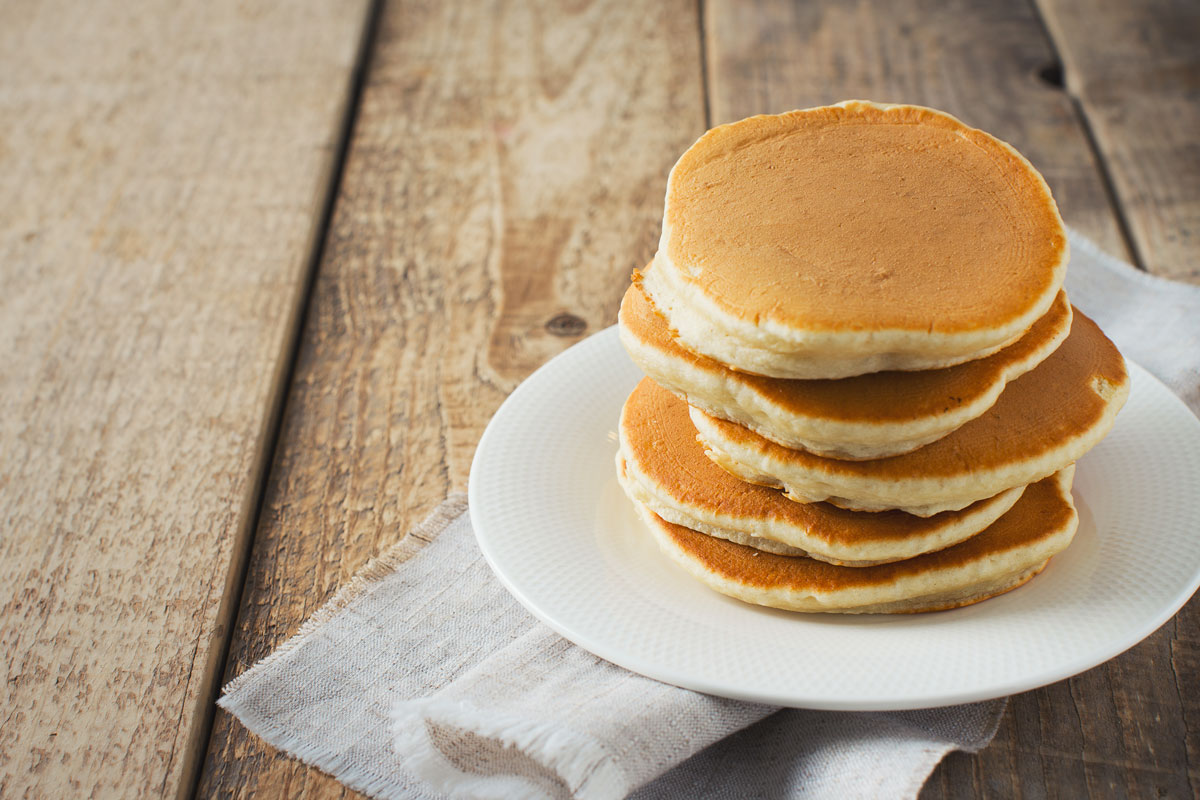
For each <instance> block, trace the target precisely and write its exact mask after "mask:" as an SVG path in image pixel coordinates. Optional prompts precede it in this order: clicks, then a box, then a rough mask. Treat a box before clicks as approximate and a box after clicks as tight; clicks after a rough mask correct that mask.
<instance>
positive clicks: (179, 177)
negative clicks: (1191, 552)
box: [0, 0, 1200, 798]
mask: <svg viewBox="0 0 1200 800" xmlns="http://www.w3.org/2000/svg"><path fill="white" fill-rule="evenodd" d="M1198 43H1200V5H1197V4H1196V3H1194V2H1183V1H1182V0H1143V1H1140V2H1132V3H1131V2H1123V1H1122V0H1034V1H1033V2H1020V1H1018V2H1007V1H1006V0H939V1H937V2H934V1H933V0H896V1H895V2H886V3H885V2H878V3H868V2H861V1H860V2H834V0H818V1H814V2H794V3H792V2H768V1H767V0H759V1H757V2H734V1H733V0H699V2H697V0H665V1H664V2H660V3H654V4H645V6H644V7H638V8H636V9H635V8H634V7H633V6H632V5H631V4H627V3H620V2H615V0H596V2H571V3H569V4H568V3H556V2H549V1H548V0H547V1H546V2H524V3H518V2H498V1H497V2H472V3H468V2H462V3H443V2H438V1H437V0H396V1H395V2H378V1H376V2H371V0H348V1H346V2H339V3H318V2H312V1H311V0H304V2H300V3H292V4H276V3H272V2H269V0H217V1H216V2H208V3H201V2H198V0H188V1H187V2H182V3H179V4H176V5H174V6H172V7H171V8H170V9H167V8H165V7H163V8H159V7H154V8H149V7H136V8H135V7H133V6H131V5H128V4H124V3H121V2H119V0H97V1H96V2H93V3H89V4H78V3H68V2H65V0H53V2H43V3H39V4H33V3H6V4H3V5H0V120H3V121H4V124H2V125H0V281H2V283H0V343H2V344H3V345H4V349H5V354H6V357H5V359H4V366H3V368H0V520H2V522H3V525H2V527H0V555H2V557H0V603H3V606H2V607H0V647H2V648H3V651H4V652H5V653H7V675H6V681H5V686H4V690H3V691H4V695H3V696H4V703H3V710H2V711H0V713H2V714H3V717H2V719H3V722H2V723H0V797H23V796H29V797H63V796H93V795H94V796H143V795H176V796H190V795H195V794H199V795H201V796H205V797H207V796H221V797H228V796H238V797H241V796H252V795H258V796H269V797H275V796H287V797H291V796H295V795H297V794H305V795H309V796H318V797H338V796H342V795H349V794H353V793H352V792H349V791H348V790H345V789H343V788H342V787H341V786H340V785H339V784H337V783H336V782H334V781H333V780H331V779H330V778H328V777H325V776H324V775H322V774H320V773H318V772H317V771H315V770H312V769H309V768H307V767H304V766H302V765H300V764H298V763H297V762H294V761H291V760H289V759H287V758H284V757H282V756H281V755H280V754H279V753H277V752H275V751H274V750H272V749H270V748H269V747H266V746H264V745H263V743H262V742H261V741H259V740H258V739H256V738H255V737H253V736H252V735H250V734H249V733H247V732H246V731H245V729H244V728H242V727H241V726H240V725H239V724H238V723H237V722H235V721H234V720H233V719H232V718H231V717H229V716H228V715H226V714H225V713H224V712H215V710H214V705H213V700H214V698H215V697H216V694H217V692H218V690H219V687H220V685H221V683H222V682H223V681H225V680H227V679H229V678H230V677H232V676H234V675H237V674H239V673H240V672H241V671H243V670H244V669H245V668H246V667H247V666H248V665H250V664H251V663H253V662H254V661H255V660H257V659H258V658H260V657H262V656H264V655H266V654H267V653H268V652H270V651H271V650H272V649H273V648H274V647H275V646H276V645H278V644H279V643H280V642H281V641H283V640H284V639H285V638H287V637H288V636H290V635H291V634H292V633H293V632H294V631H295V630H296V629H297V627H298V626H299V625H300V623H301V621H302V620H303V619H304V618H305V617H307V616H308V615H309V614H310V613H311V612H312V611H314V610H315V609H316V608H317V607H319V606H320V605H321V604H322V603H323V602H324V601H325V600H326V599H327V598H328V597H329V596H330V595H331V594H332V593H333V592H334V591H335V590H336V588H337V587H338V586H339V585H340V584H342V583H343V582H344V581H345V580H346V579H347V578H348V577H349V576H351V575H352V574H353V573H354V572H355V571H356V570H358V569H359V568H360V567H361V566H362V565H363V564H364V563H365V561H366V560H367V559H368V558H369V557H370V556H371V555H372V554H374V553H376V552H378V551H379V550H381V549H382V548H384V547H386V546H387V545H389V544H391V543H393V542H394V541H395V540H396V539H397V538H398V537H399V536H401V535H402V533H403V531H404V530H406V528H407V527H408V526H409V525H410V524H411V523H413V522H415V521H417V520H419V519H420V518H421V517H423V516H424V515H425V514H426V513H427V512H428V511H429V510H430V509H431V508H432V507H433V506H434V505H436V504H437V502H438V501H439V500H441V499H442V498H443V497H444V496H445V495H446V493H447V492H449V491H451V490H452V489H456V488H463V487H464V486H465V484H466V479H467V471H468V468H469V464H470V459H471V455H472V453H473V451H474V446H475V442H476V440H477V438H478V436H479V435H480V433H481V432H482V430H483V427H484V425H485V424H486V422H487V420H488V419H489V417H490V415H491V414H492V412H493V411H494V410H495V408H496V407H497V406H498V405H499V403H500V402H501V401H502V400H503V399H504V397H505V396H506V395H507V394H508V393H509V392H510V391H511V390H512V389H513V388H514V387H515V386H516V385H517V384H518V383H519V382H520V380H521V379H522V378H523V377H524V376H526V375H527V374H528V373H529V372H531V371H532V370H533V369H534V368H536V367H537V366H538V365H540V364H541V363H543V362H544V361H545V360H546V359H547V358H549V357H550V356H552V355H553V354H555V353H557V352H559V351H561V350H562V349H564V348H566V347H568V346H569V345H571V344H572V343H574V342H576V341H578V340H579V339H580V338H581V337H582V336H585V335H587V334H589V333H592V332H594V331H597V330H600V329H601V328H603V327H605V326H607V325H610V324H612V323H613V322H614V321H615V317H616V309H617V304H618V301H619V298H620V295H621V293H622V291H623V289H624V287H625V285H626V279H627V275H628V273H629V272H630V270H631V269H632V268H634V267H636V266H640V265H641V264H643V263H644V262H646V261H647V260H648V259H649V257H650V255H651V254H652V252H653V249H654V246H655V243H656V241H657V236H658V225H659V215H660V213H661V203H662V195H663V190H664V186H665V180H666V173H667V170H668V169H669V168H670V165H671V164H672V163H673V162H674V160H675V158H676V157H677V156H678V155H679V153H680V152H682V150H683V149H684V148H686V147H687V145H688V144H690V143H691V142H692V141H693V140H694V139H695V138H696V137H697V136H698V135H699V134H700V133H701V132H702V131H703V130H705V128H706V127H708V126H711V125H714V124H717V123H720V122H725V121H729V120H733V119H737V118H740V117H743V116H746V115H749V114H753V113H759V112H770V111H781V110H786V109H790V108H796V107H804V106H811V105H817V104H821V103H825V102H831V101H837V100H841V99H846V98H850V97H861V98H867V99H874V100H881V101H903V102H911V103H921V104H926V105H932V106H936V107H939V108H943V109H946V110H947V111H949V112H951V113H953V114H956V115H958V116H959V117H961V118H962V119H964V120H965V121H967V122H968V123H971V124H973V125H977V126H979V127H983V128H985V129H987V130H989V131H991V132H993V133H995V134H996V135H998V136H1000V137H1001V138H1004V139H1006V140H1008V141H1010V142H1012V143H1013V144H1014V145H1016V147H1017V148H1018V149H1020V150H1021V151H1022V152H1023V153H1025V154H1026V155H1027V156H1028V157H1029V158H1030V159H1031V160H1032V161H1033V162H1034V164H1036V165H1037V166H1038V167H1039V168H1040V169H1041V170H1042V171H1043V173H1044V174H1045V175H1046V178H1047V180H1048V181H1049V183H1050V185H1051V187H1052V188H1053V190H1054V193H1055V196H1056V197H1057V198H1058V200H1059V204H1060V206H1061V208H1062V211H1063V215H1064V217H1065V218H1066V220H1067V222H1068V224H1070V225H1072V226H1073V227H1075V228H1077V229H1079V230H1081V231H1083V232H1084V233H1086V234H1088V235H1089V236H1091V237H1092V238H1093V239H1095V240H1096V241H1097V242H1099V243H1100V244H1101V246H1102V247H1104V248H1105V249H1106V250H1108V251H1109V252H1111V253H1113V254H1115V255H1118V256H1121V257H1123V258H1126V259H1128V260H1130V261H1132V262H1133V263H1135V264H1137V265H1138V266H1140V267H1142V268H1144V269H1147V270H1149V271H1151V272H1154V273H1157V274H1161V275H1167V276H1171V277H1175V278H1179V279H1182V280H1189V281H1192V282H1200V146H1198V145H1197V141H1198V140H1197V133H1198V132H1200V45H1198ZM1197 686H1200V604H1198V603H1197V602H1195V601H1194V602H1192V603H1191V604H1189V605H1188V606H1187V607H1186V608H1185V609H1184V610H1183V611H1182V612H1181V613H1180V614H1179V615H1178V616H1177V617H1176V618H1175V619H1174V620H1172V621H1171V622H1169V623H1168V624H1167V625H1166V626H1164V627H1163V628H1162V629H1161V630H1160V631H1159V632H1158V633H1156V634H1155V635H1153V636H1152V637H1150V638H1149V639H1148V640H1146V641H1145V642H1143V643H1142V644H1140V645H1138V646H1137V647H1135V648H1134V649H1133V650H1131V651H1129V652H1128V653H1126V654H1124V655H1122V656H1120V657H1119V658H1117V659H1115V660H1113V661H1112V662H1110V663H1108V664H1106V665H1104V666H1102V667H1099V668H1097V669H1094V670H1091V671H1089V672H1087V673H1084V674H1083V675H1080V676H1078V677H1076V678H1073V679H1071V680H1068V681H1063V682H1061V683H1058V684H1055V685H1053V686H1049V687H1046V688H1044V689H1040V690H1037V691H1032V692H1028V693H1025V694H1022V695H1019V696H1017V697H1015V698H1013V701H1012V703H1011V705H1010V710H1009V712H1008V714H1007V715H1006V718H1005V721H1004V723H1003V725H1002V727H1001V729H1000V732H999V734H998V736H997V737H996V740H995V741H994V742H993V744H991V745H990V746H989V747H988V748H986V749H985V750H984V751H983V752H981V753H979V754H977V755H965V754H956V755H953V756H951V757H949V758H947V759H946V760H945V762H943V764H942V765H941V766H940V767H939V768H938V770H937V771H936V772H935V773H934V776H933V777H932V779H931V780H930V782H929V783H928V785H927V786H926V789H925V792H924V795H923V796H925V797H928V798H936V797H960V796H961V797H997V798H1008V797H1044V796H1049V797H1081V796H1093V797H1101V798H1107V797H1121V796H1129V797H1185V796H1196V795H1198V794H1200V696H1198V695H1197V693H1196V687H1197Z"/></svg>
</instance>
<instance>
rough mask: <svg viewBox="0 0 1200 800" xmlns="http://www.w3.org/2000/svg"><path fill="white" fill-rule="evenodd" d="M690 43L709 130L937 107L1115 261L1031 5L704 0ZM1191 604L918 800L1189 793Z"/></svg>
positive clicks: (963, 759)
mask: <svg viewBox="0 0 1200 800" xmlns="http://www.w3.org/2000/svg"><path fill="white" fill-rule="evenodd" d="M705 32H706V45H707V47H706V52H707V56H708V75H709V83H710V89H711V91H710V107H711V109H712V114H713V121H714V123H717V122H724V121H728V120H731V119H738V118H741V117H744V116H747V115H749V114H754V113H762V112H772V111H782V110H786V109H790V108H800V107H805V106H811V105H819V104H822V103H828V102H834V101H837V100H842V99H846V98H850V97H862V98H866V99H872V100H882V101H893V102H894V101H900V102H910V103H919V104H924V105H930V106H934V107H937V108H942V109H945V110H947V111H949V112H951V113H953V114H955V115H957V116H959V117H960V118H962V119H963V120H965V121H967V122H968V123H970V124H973V125H977V126H979V127H981V128H984V129H985V130H988V131H991V132H992V133H995V134H996V135H998V136H1000V137H1001V138H1003V139H1005V140H1007V141H1009V142H1011V143H1013V144H1014V145H1015V146H1016V147H1017V148H1018V149H1019V150H1021V152H1023V153H1024V154H1025V155H1026V156H1028V157H1029V159H1030V160H1031V161H1032V162H1033V163H1034V164H1035V165H1036V166H1038V167H1039V169H1041V171H1042V172H1043V174H1045V176H1046V179H1047V180H1048V181H1049V183H1050V185H1051V187H1052V189H1053V191H1054V194H1055V197H1056V198H1057V199H1058V202H1059V205H1060V208H1061V209H1062V212H1063V216H1064V218H1065V219H1066V220H1067V223H1068V224H1069V225H1072V226H1074V227H1076V228H1078V229H1080V230H1082V231H1083V232H1085V233H1087V234H1088V235H1089V236H1091V237H1092V238H1094V239H1096V240H1097V241H1098V242H1100V243H1101V245H1102V246H1104V247H1105V248H1106V249H1108V250H1109V251H1110V252H1112V253H1114V254H1116V255H1121V256H1125V257H1128V253H1127V252H1126V251H1125V249H1124V243H1123V238H1122V236H1121V233H1120V226H1119V224H1118V222H1117V219H1116V217H1115V216H1114V209H1113V208H1112V206H1111V201H1110V198H1109V197H1108V194H1107V191H1106V188H1105V185H1104V181H1103V177H1102V173H1101V171H1100V169H1099V165H1097V163H1096V162H1095V160H1094V157H1093V153H1092V150H1091V148H1090V144H1089V142H1088V137H1087V134H1086V131H1085V130H1084V128H1083V127H1082V125H1081V123H1080V119H1079V117H1078V115H1077V113H1076V109H1075V108H1074V107H1073V103H1072V101H1071V99H1070V98H1069V97H1068V96H1066V94H1065V93H1063V92H1061V91H1057V90H1056V88H1055V87H1054V86H1052V85H1050V84H1048V83H1047V82H1045V81H1042V80H1040V79H1039V78H1038V74H1039V73H1040V72H1041V71H1042V70H1043V68H1044V67H1046V66H1047V65H1050V64H1053V63H1054V62H1055V59H1056V55H1055V53H1054V51H1053V49H1052V48H1051V46H1050V42H1049V39H1048V38H1047V36H1046V34H1045V31H1044V29H1043V27H1042V25H1041V22H1040V20H1039V18H1038V17H1037V15H1036V12H1035V11H1034V9H1033V8H1032V7H1030V6H1027V5H1024V4H1019V3H993V2H984V1H983V0H949V1H948V2H936V3H935V2H927V1H926V0H904V1H903V2H896V3H889V4H879V3H867V2H858V3H835V2H815V3H804V4H783V3H774V2H767V1H766V0H764V1H763V2H757V3H740V2H739V3H735V2H729V1H728V0H724V1H722V0H710V2H709V3H708V4H707V5H706V15H705ZM1069 72H1070V67H1068V73H1069ZM1196 256H1197V252H1196V249H1195V248H1194V247H1193V249H1192V250H1191V258H1192V261H1193V262H1196V261H1197V259H1196ZM1198 608H1200V604H1198V603H1196V602H1193V603H1192V604H1191V605H1189V606H1188V607H1187V608H1185V610H1184V611H1183V612H1181V613H1180V615H1179V616H1177V617H1176V619H1175V620H1173V621H1172V622H1171V623H1169V624H1168V625H1167V626H1166V627H1164V628H1163V629H1162V630H1161V631H1159V632H1158V633H1157V634H1155V635H1154V636H1152V637H1151V638H1150V639H1149V640H1147V641H1146V642H1143V643H1142V644H1141V645H1139V646H1138V647H1136V648H1134V649H1133V650H1132V651H1130V652H1128V653H1126V654H1125V655H1123V656H1121V657H1120V658H1118V659H1116V660H1115V661H1113V662H1110V663H1109V664H1108V665H1106V666H1104V667H1102V668H1099V669H1095V670H1092V671H1090V672H1087V673H1085V674H1084V675H1081V676H1079V677H1077V678H1075V679H1073V680H1071V681H1066V682H1062V683H1059V684H1055V685H1054V686H1050V687H1047V688H1045V689H1042V690H1038V691H1034V692H1028V693H1025V694H1022V695H1020V696H1018V697H1015V698H1013V701H1012V703H1011V706H1010V712H1009V713H1008V714H1007V715H1006V718H1005V721H1004V723H1003V725H1002V726H1001V730H1000V732H999V734H998V735H997V738H996V740H995V741H994V742H993V744H992V745H991V746H990V747H988V748H987V749H985V750H984V751H983V752H982V753H980V754H978V755H974V756H968V755H963V754H957V755H953V756H951V757H950V758H948V759H947V760H946V761H944V762H943V764H942V765H941V766H940V767H939V768H938V770H937V771H936V772H935V773H934V775H933V777H932V778H931V780H930V782H929V783H928V784H927V786H926V787H925V791H924V793H923V795H922V796H923V797H928V798H935V797H974V796H986V797H1004V798H1007V797H1022V796H1025V797H1044V796H1049V797H1080V796H1086V795H1087V794H1089V793H1090V794H1091V795H1092V796H1096V797H1109V796H1120V795H1121V794H1126V795H1129V796H1170V797H1175V796H1188V795H1191V794H1194V793H1196V792H1197V791H1198V790H1200V786H1198V777H1197V770H1196V767H1195V765H1196V764H1197V760H1196V755H1197V744H1198V740H1200V736H1198V735H1197V732H1196V727H1195V726H1196V722H1197V716H1200V715H1198V714H1197V710H1196V703H1195V701H1194V700H1186V701H1183V700H1181V698H1190V697H1191V695H1192V694H1193V692H1192V689H1191V688H1190V687H1194V686H1196V685H1197V684H1198V682H1200V673H1197V663H1196V659H1195V657H1194V650H1195V642H1196V640H1197V638H1198V634H1200V622H1198V620H1197V613H1198V611H1197V609H1198ZM1185 703H1186V704H1185Z"/></svg>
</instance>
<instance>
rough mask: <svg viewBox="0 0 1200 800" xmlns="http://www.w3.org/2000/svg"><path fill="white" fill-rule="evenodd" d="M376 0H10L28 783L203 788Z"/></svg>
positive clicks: (17, 742)
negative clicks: (236, 615) (252, 540)
mask: <svg viewBox="0 0 1200 800" xmlns="http://www.w3.org/2000/svg"><path fill="white" fill-rule="evenodd" d="M365 7H366V4H365V3H364V2H361V1H356V2H347V3H321V2H306V3H302V4H299V6H297V5H282V6H274V5H271V4H263V3H246V2H225V1H224V0H219V1H218V2H214V3H200V2H190V3H181V4H174V5H172V6H171V8H170V9H169V10H168V9H166V8H146V7H144V6H142V5H130V4H125V3H121V2H110V1H109V0H99V1H98V2H92V3H70V2H47V3H5V4H3V5H2V6H0V119H3V121H4V123H3V125H0V284H2V286H3V289H2V291H0V349H2V350H3V352H4V366H3V368H0V651H3V652H4V654H5V656H4V661H5V668H4V669H5V681H4V688H3V690H2V693H3V694H2V697H3V701H2V702H0V707H2V708H3V712H2V714H3V720H2V722H0V796H3V797H22V796H30V797H80V796H102V797H142V796H154V795H172V794H176V793H185V794H186V793H188V792H190V791H191V788H192V786H193V785H194V776H195V772H196V770H197V767H198V764H199V756H200V752H201V747H202V745H203V735H204V733H205V720H206V719H207V713H208V709H209V708H210V704H211V700H212V694H213V691H214V688H215V684H216V680H217V678H219V677H220V674H221V666H222V665H221V663H220V661H221V655H222V652H223V643H224V641H225V637H226V630H227V628H228V626H229V624H230V622H231V620H232V618H233V612H234V611H235V609H234V608H233V605H234V604H233V602H232V597H233V596H234V592H232V591H231V590H235V589H237V588H239V587H237V586H235V585H234V584H236V583H237V578H238V576H239V572H240V565H241V564H242V563H243V559H244V554H245V550H246V546H247V535H248V534H249V532H250V531H249V528H250V524H249V523H250V522H251V519H252V515H253V513H254V510H255V504H256V502H257V496H258V486H259V485H260V481H261V476H262V473H263V470H264V468H265V466H266V465H265V458H264V453H265V452H266V450H267V445H269V443H268V442H265V441H264V440H265V439H266V438H267V435H268V432H269V431H270V430H271V428H272V425H273V419H274V418H275V409H276V408H277V406H278V401H279V397H280V394H281V391H282V388H283V387H282V386H281V384H282V375H283V374H284V371H285V370H286V368H287V366H288V363H289V361H290V351H291V343H292V342H293V340H294V338H295V328H296V327H297V320H296V316H297V309H298V307H299V302H300V300H301V299H302V298H301V295H302V293H303V292H302V289H303V286H304V284H305V281H306V276H307V273H308V265H309V263H310V251H311V248H312V243H313V238H314V236H315V235H316V233H317V228H318V220H319V218H320V216H321V211H322V209H323V208H324V206H325V202H326V198H327V193H328V184H329V177H330V174H331V166H332V162H333V157H334V154H335V152H336V150H337V143H338V141H339V137H340V135H341V131H342V120H343V112H344V105H345V100H346V97H347V94H348V90H349V88H350V85H351V75H352V71H353V67H354V64H355V61H356V58H357V54H358V47H359V40H360V36H361V29H362V25H363V22H364V19H365ZM298 54H302V55H303V57H302V58H298V57H297V55H298Z"/></svg>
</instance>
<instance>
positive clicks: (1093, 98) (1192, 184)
mask: <svg viewBox="0 0 1200 800" xmlns="http://www.w3.org/2000/svg"><path fill="white" fill-rule="evenodd" d="M1036 4H1037V6H1038V8H1039V9H1040V10H1041V12H1042V16H1043V17H1044V19H1045V21H1046V24H1047V27H1048V28H1049V30H1050V33H1051V34H1052V36H1053V39H1054V44H1055V46H1056V47H1057V49H1058V52H1059V54H1060V56H1061V58H1062V62H1063V65H1064V68H1065V69H1064V75H1065V79H1066V87H1067V90H1068V91H1069V92H1070V93H1071V94H1072V95H1073V96H1075V97H1076V98H1078V102H1079V106H1080V108H1081V109H1082V111H1083V113H1084V115H1085V117H1086V118H1087V121H1088V123H1089V125H1090V127H1091V130H1092V133H1093V135H1094V138H1095V142H1096V146H1097V147H1098V148H1099V150H1100V152H1101V154H1102V156H1103V158H1104V161H1105V164H1106V166H1107V169H1108V173H1109V175H1110V176H1111V179H1112V186H1113V190H1114V192H1115V193H1116V196H1117V199H1118V200H1119V202H1120V204H1121V209H1122V213H1123V214H1124V217H1125V220H1126V223H1127V225H1128V229H1129V232H1130V235H1131V237H1132V239H1133V243H1134V249H1135V250H1137V253H1138V256H1139V258H1140V260H1141V261H1142V262H1143V265H1144V266H1145V268H1146V269H1147V270H1149V271H1151V272H1155V273H1158V274H1160V275H1166V276H1170V277H1174V278H1183V279H1188V280H1192V281H1200V259H1198V258H1197V254H1198V253H1200V140H1198V139H1197V132H1200V102H1198V99H1200V4H1197V3H1195V2H1188V0H1143V2H1137V3H1130V2H1125V1H1124V0H1036Z"/></svg>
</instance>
